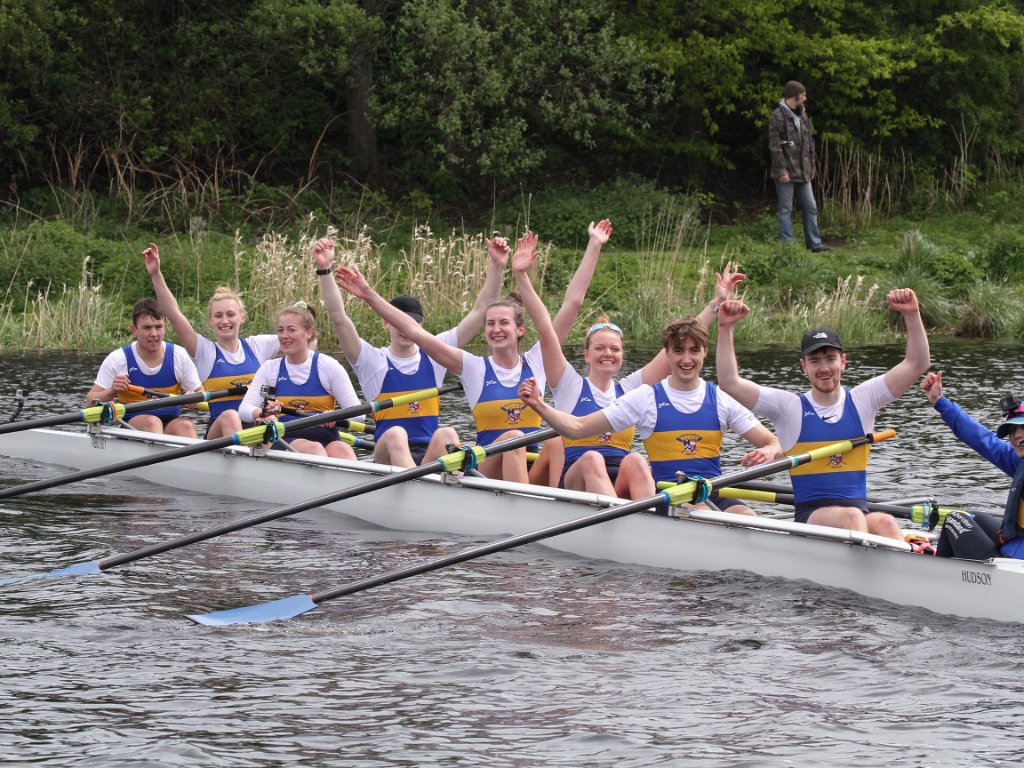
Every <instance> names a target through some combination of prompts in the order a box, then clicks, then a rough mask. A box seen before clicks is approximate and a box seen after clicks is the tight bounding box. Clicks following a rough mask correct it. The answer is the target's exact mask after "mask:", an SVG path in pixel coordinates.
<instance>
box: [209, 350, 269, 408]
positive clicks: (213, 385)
mask: <svg viewBox="0 0 1024 768" xmlns="http://www.w3.org/2000/svg"><path fill="white" fill-rule="evenodd" d="M238 343H239V344H241V345H242V352H243V353H244V354H245V359H244V360H242V362H240V363H229V362H228V361H227V358H226V357H224V351H223V350H222V349H221V348H220V347H219V346H218V347H217V348H216V353H215V355H214V358H213V367H212V368H211V369H210V375H209V376H207V377H206V380H205V381H204V382H203V389H205V390H206V391H207V392H216V391H217V390H219V389H231V388H232V387H247V386H249V385H250V384H251V383H252V376H253V374H254V373H256V371H257V369H258V368H259V367H260V361H259V360H257V359H256V355H255V353H253V351H252V349H251V348H250V347H249V345H248V344H246V342H245V339H239V340H238ZM241 402H242V396H241V395H238V396H236V397H225V398H221V399H218V400H211V401H210V423H211V424H212V423H213V422H214V421H215V420H216V419H217V417H218V416H220V415H221V414H222V413H224V411H227V410H236V411H237V410H238V406H239V404H240V403H241Z"/></svg>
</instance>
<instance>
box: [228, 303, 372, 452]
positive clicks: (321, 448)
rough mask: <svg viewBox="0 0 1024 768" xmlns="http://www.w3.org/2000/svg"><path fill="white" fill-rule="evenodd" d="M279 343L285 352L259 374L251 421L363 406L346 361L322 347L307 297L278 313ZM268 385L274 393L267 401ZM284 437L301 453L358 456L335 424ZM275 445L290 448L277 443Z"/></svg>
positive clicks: (246, 407) (245, 405)
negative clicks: (323, 350) (343, 362)
mask: <svg viewBox="0 0 1024 768" xmlns="http://www.w3.org/2000/svg"><path fill="white" fill-rule="evenodd" d="M277 342H278V344H279V345H280V347H281V352H282V354H283V357H279V358H275V359H273V360H268V361H267V362H265V363H263V365H261V366H260V367H259V369H258V370H257V371H256V375H255V376H253V379H252V384H251V385H250V386H249V391H248V392H246V393H245V398H244V399H243V400H242V405H241V406H240V407H239V409H238V410H239V413H241V414H242V416H243V417H245V418H246V419H248V420H252V421H256V420H257V419H267V418H269V419H280V420H281V421H284V422H289V421H292V420H293V419H295V418H297V417H296V416H294V415H291V414H287V413H285V409H286V408H288V409H291V410H294V411H298V412H300V413H301V414H304V415H311V414H314V413H325V412H327V411H333V410H336V409H338V408H349V407H351V406H353V405H358V403H359V398H358V397H356V391H355V389H354V388H353V387H352V382H351V380H350V379H349V377H348V373H346V372H345V369H344V368H343V367H342V365H341V363H339V362H338V361H337V360H335V359H334V358H333V357H330V356H329V355H325V354H322V353H320V352H317V351H316V319H315V317H314V314H313V310H312V309H310V308H309V307H308V306H306V303H305V302H304V301H300V302H297V303H295V304H293V305H292V306H290V307H286V308H285V309H282V310H281V311H280V312H279V313H278V315H277ZM265 388H271V389H272V390H273V392H274V396H273V399H272V400H269V401H268V402H266V403H264V402H263V397H262V395H261V394H260V393H261V392H263V391H265ZM284 442H286V443H288V445H290V446H291V447H292V448H294V449H295V450H297V451H299V452H300V453H309V454H313V455H315V456H330V457H332V458H335V459H354V458H355V457H356V454H355V452H354V451H353V450H352V448H351V447H350V446H348V445H347V444H345V443H344V442H342V440H341V438H339V437H338V430H337V429H334V428H333V426H330V425H321V426H317V427H307V428H305V429H301V430H298V431H297V432H287V431H286V432H285V436H284ZM273 448H274V449H275V450H286V449H285V447H284V446H281V445H279V444H278V443H275V444H274V446H273Z"/></svg>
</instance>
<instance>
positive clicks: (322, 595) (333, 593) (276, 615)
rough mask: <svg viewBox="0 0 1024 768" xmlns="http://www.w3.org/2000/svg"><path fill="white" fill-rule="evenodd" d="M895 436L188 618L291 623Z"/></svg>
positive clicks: (846, 444)
mask: <svg viewBox="0 0 1024 768" xmlns="http://www.w3.org/2000/svg"><path fill="white" fill-rule="evenodd" d="M536 435H537V433H534V436H536ZM895 435H896V432H895V431H894V430H891V429H888V430H885V431H883V432H879V433H877V434H874V435H865V436H863V437H857V438H854V439H853V440H844V441H843V442H840V443H833V444H832V445H824V446H821V447H820V448H815V449H814V450H811V451H808V452H807V453H802V454H799V455H796V456H787V457H786V458H783V459H777V460H775V461H771V462H768V463H767V464H761V465H759V466H756V467H750V468H748V469H743V470H740V471H738V472H734V473H732V474H730V475H723V476H721V477H716V478H712V479H709V480H691V481H689V482H686V483H681V484H679V485H676V486H673V487H672V488H667V489H665V490H664V491H662V492H661V493H657V494H655V495H654V496H650V497H648V498H646V499H638V500H637V501H631V502H629V503H627V504H622V505H620V506H614V507H609V508H608V509H604V510H601V511H600V512H596V513H594V514H592V515H587V516H585V517H580V518H577V519H575V520H569V521H567V522H564V523H558V524H557V525H552V526H549V527H547V528H542V529H541V530H539V531H533V532H531V533H523V534H520V535H518V536H512V537H509V538H506V539H501V540H500V541H495V542H492V543H490V544H484V545H482V546H479V547H473V548H472V549H467V550H463V551H462V552H456V553H455V554H453V555H448V556H446V557H441V558H438V559H437V560H433V561H430V562H427V563H420V564H419V565H413V566H409V567H407V568H401V569H399V570H397V571H391V572H390V573H385V574H382V575H380V576H372V577H370V578H368V579H362V580H360V581H355V582H352V583H350V584H347V585H345V586H342V587H338V588H337V589H331V590H327V591H325V592H318V593H317V594H314V595H292V596H291V597H285V598H282V599H280V600H274V601H272V602H269V603H259V604H256V605H249V606H245V607H242V608H232V609H229V610H226V611H216V612H214V613H205V614H192V615H189V616H188V618H190V619H192V621H194V622H196V623H197V624H208V625H211V626H224V625H228V624H259V623H264V622H268V621H276V620H278V619H290V618H293V617H295V616H299V615H301V614H303V613H307V612H308V611H312V610H314V609H315V608H316V607H317V606H318V605H319V604H320V603H325V602H327V601H328V600H333V599H334V598H336V597H343V596H345V595H351V594H354V593H356V592H362V591H363V590H366V589H371V588H373V587H378V586H381V585H383V584H390V583H391V582H394V581H400V580H401V579H407V578H409V577H411V576H418V575H420V574H423V573H429V572H430V571H436V570H439V569H441V568H445V567H447V566H449V565H456V564H457V563H463V562H466V561H467V560H475V559H476V558H478V557H483V556H485V555H491V554H494V553H495V552H504V551H505V550H507V549H513V548H514V547H518V546H522V545H523V544H531V543H533V542H535V541H540V540H541V539H548V538H551V537H552V536H559V535H561V534H563V533H569V532H570V531H576V530H579V529H581V528H587V527H589V526H592V525H598V524H599V523H604V522H607V521H609V520H616V519H618V518H620V517H626V516H627V515H631V514H633V513H634V512H641V511H643V510H645V509H651V508H653V507H657V506H659V505H661V504H664V503H665V502H668V503H669V504H672V505H678V504H685V503H687V502H689V501H691V500H692V499H693V498H694V496H695V495H697V497H698V501H701V500H703V499H706V498H707V496H708V495H709V494H710V493H711V492H712V491H713V490H717V489H719V488H724V487H727V486H731V485H735V484H736V483H740V482H743V481H745V480H750V479H752V478H757V477H764V476H766V475H770V474H772V473H774V472H782V471H784V470H787V469H792V468H794V467H798V466H801V465H803V464H808V463H810V462H812V461H816V460H817V459H822V458H825V457H827V456H834V455H836V454H840V453H846V452H847V451H851V450H853V449H854V448H856V447H858V446H861V445H866V444H868V443H876V442H879V441H881V440H887V439H888V438H890V437H894V436H895Z"/></svg>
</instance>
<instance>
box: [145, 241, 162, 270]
mask: <svg viewBox="0 0 1024 768" xmlns="http://www.w3.org/2000/svg"><path fill="white" fill-rule="evenodd" d="M142 258H143V260H144V261H145V262H146V271H147V272H148V273H149V274H151V275H157V274H160V249H159V248H157V247H156V244H155V243H150V244H149V248H147V249H146V250H144V251H143V252H142Z"/></svg>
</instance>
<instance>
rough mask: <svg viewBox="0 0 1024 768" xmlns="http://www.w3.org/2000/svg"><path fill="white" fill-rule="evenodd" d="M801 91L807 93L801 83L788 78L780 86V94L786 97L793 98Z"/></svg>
mask: <svg viewBox="0 0 1024 768" xmlns="http://www.w3.org/2000/svg"><path fill="white" fill-rule="evenodd" d="M801 93H807V89H806V88H804V85H803V83H798V82H797V81H796V80H790V81H789V82H788V83H786V84H785V85H784V86H783V87H782V96H783V98H786V99H795V98H796V97H797V96H799V95H800V94H801Z"/></svg>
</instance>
